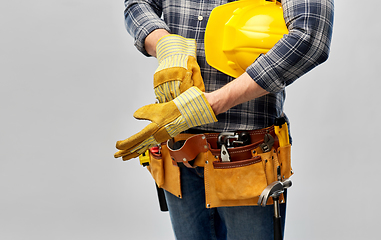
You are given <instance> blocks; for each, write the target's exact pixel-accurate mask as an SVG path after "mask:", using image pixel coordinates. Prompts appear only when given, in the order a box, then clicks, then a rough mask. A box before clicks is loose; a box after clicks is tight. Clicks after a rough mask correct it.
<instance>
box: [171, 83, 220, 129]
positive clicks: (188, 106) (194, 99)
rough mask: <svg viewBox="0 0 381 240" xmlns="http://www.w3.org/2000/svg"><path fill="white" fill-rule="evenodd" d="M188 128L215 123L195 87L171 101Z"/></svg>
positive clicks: (214, 117) (212, 114) (210, 110)
mask: <svg viewBox="0 0 381 240" xmlns="http://www.w3.org/2000/svg"><path fill="white" fill-rule="evenodd" d="M173 102H174V103H175V104H176V106H177V108H178V109H179V111H180V113H181V115H182V116H183V117H184V120H185V121H186V123H187V125H188V126H189V128H191V127H196V126H201V125H205V124H209V123H213V122H217V118H216V116H215V114H214V112H213V110H212V107H211V106H210V105H209V103H208V101H207V100H206V98H205V96H204V94H203V93H202V92H201V90H200V89H198V88H197V87H192V88H189V89H188V90H187V91H185V92H184V93H182V94H181V95H179V96H178V97H177V98H175V99H174V100H173Z"/></svg>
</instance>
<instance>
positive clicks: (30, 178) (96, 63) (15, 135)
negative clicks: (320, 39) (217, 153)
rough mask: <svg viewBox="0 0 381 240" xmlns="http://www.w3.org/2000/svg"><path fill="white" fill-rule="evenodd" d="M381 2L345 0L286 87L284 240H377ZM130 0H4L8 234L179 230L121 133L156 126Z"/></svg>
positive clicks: (3, 170)
mask: <svg viewBox="0 0 381 240" xmlns="http://www.w3.org/2000/svg"><path fill="white" fill-rule="evenodd" d="M380 7H381V3H380V1H375V0H373V1H364V2H360V1H354V0H352V1H341V0H337V1H336V14H335V28H334V35H333V42H332V49H331V55H330V59H329V60H328V62H326V63H324V64H323V65H321V66H319V67H318V68H316V69H315V70H313V71H312V72H310V73H308V74H307V75H305V76H304V77H302V78H301V79H300V80H298V81H297V82H295V83H294V84H293V85H292V86H290V87H288V89H287V94H288V96H287V101H286V105H285V110H286V113H287V114H288V116H289V117H290V119H291V121H292V125H291V129H292V134H293V138H294V145H293V150H292V151H293V152H292V157H293V168H294V170H295V175H294V176H293V177H292V179H293V183H294V186H293V187H292V188H291V189H290V190H289V203H288V215H287V226H286V239H379V237H377V233H378V232H379V231H378V230H379V229H378V227H379V215H380V213H381V211H380V208H379V199H380V197H381V194H380V191H379V189H378V187H377V186H378V185H379V183H378V179H379V173H380V168H381V164H380V156H379V151H378V150H379V148H380V147H379V144H380V140H379V138H380V132H381V131H380V127H381V126H380V121H381V119H380V118H381V114H380V106H379V102H380V100H379V98H378V94H379V88H380V84H379V83H378V80H379V76H378V71H379V68H380V58H379V56H380V49H379V47H378V45H379V42H380V40H381V39H380V33H379V14H380V13H379V11H378V10H379V9H380ZM123 10H124V6H123V1H122V0H119V1H101V0H92V1H90V0H82V1H78V0H62V1H53V0H49V1H48V0H35V1H23V2H22V4H20V3H19V1H7V2H2V3H1V7H0V20H1V21H0V26H1V28H0V29H1V38H0V48H1V54H0V63H1V70H0V79H1V83H0V84H1V85H0V111H1V116H0V121H1V124H0V239H4V240H24V239H39V240H51V239H57V240H60V239H70V240H74V239H92V240H96V239H112V240H120V239H174V237H173V234H172V230H171V226H170V221H169V217H168V214H167V213H161V212H160V211H159V207H158V203H157V198H156V191H155V187H154V183H153V180H152V179H151V177H150V176H149V174H148V172H147V170H146V169H144V168H142V167H141V166H140V165H139V163H138V160H137V159H135V160H132V161H129V162H122V161H121V160H119V159H114V158H113V153H114V152H115V141H116V140H120V139H124V138H126V137H128V136H130V135H132V134H134V133H135V132H137V131H138V130H139V129H141V128H142V127H144V126H145V125H146V124H147V123H146V122H144V121H136V120H134V119H133V117H132V114H133V112H134V111H135V110H136V109H137V108H139V107H141V106H143V105H145V104H149V103H152V102H154V94H153V91H152V74H153V72H154V70H155V68H156V60H155V59H154V58H150V59H149V58H146V57H144V56H143V55H142V54H140V53H139V52H138V51H137V50H136V49H135V48H134V46H133V41H132V38H131V37H130V36H129V35H128V33H127V32H126V30H125V29H124V23H123Z"/></svg>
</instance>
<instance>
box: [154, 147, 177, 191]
mask: <svg viewBox="0 0 381 240" xmlns="http://www.w3.org/2000/svg"><path fill="white" fill-rule="evenodd" d="M147 169H148V171H149V172H150V173H151V175H152V177H153V179H154V180H155V182H156V184H157V186H158V187H159V188H163V189H165V190H167V191H168V192H170V193H172V194H173V195H175V196H177V197H179V198H181V197H182V194H181V185H180V170H179V168H178V167H177V166H174V165H173V163H172V158H171V156H170V154H169V151H168V148H167V146H166V145H165V144H162V145H161V151H160V154H156V153H152V152H150V164H149V166H147Z"/></svg>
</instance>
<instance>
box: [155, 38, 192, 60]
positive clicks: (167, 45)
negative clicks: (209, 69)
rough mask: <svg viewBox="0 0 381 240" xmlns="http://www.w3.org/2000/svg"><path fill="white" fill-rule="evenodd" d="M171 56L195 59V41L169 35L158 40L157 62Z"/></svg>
mask: <svg viewBox="0 0 381 240" xmlns="http://www.w3.org/2000/svg"><path fill="white" fill-rule="evenodd" d="M173 55H186V56H193V57H196V40H194V39H190V38H184V37H182V36H180V35H176V34H170V35H165V36H164V37H162V38H160V39H159V41H158V42H157V45H156V56H157V59H158V61H159V64H160V62H161V61H163V60H164V59H165V58H167V57H170V56H173Z"/></svg>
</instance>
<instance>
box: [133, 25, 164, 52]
mask: <svg viewBox="0 0 381 240" xmlns="http://www.w3.org/2000/svg"><path fill="white" fill-rule="evenodd" d="M156 29H165V30H167V31H168V32H169V33H170V32H171V31H170V29H169V27H168V26H167V24H165V23H164V22H161V21H148V22H147V23H145V24H144V25H142V26H141V27H140V28H139V30H138V33H137V34H136V37H135V43H134V45H135V47H136V48H137V49H138V50H139V51H140V52H141V53H143V54H144V55H146V56H149V57H150V56H151V55H149V54H148V53H147V51H146V49H145V46H144V41H145V39H146V37H147V36H148V35H149V34H150V33H151V32H153V31H154V30H156Z"/></svg>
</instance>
